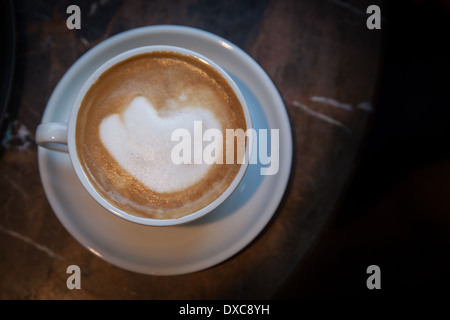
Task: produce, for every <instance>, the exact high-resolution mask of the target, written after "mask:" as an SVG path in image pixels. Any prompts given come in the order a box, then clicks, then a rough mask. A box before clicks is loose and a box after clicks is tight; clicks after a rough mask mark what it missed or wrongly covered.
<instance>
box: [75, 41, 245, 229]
mask: <svg viewBox="0 0 450 320" xmlns="http://www.w3.org/2000/svg"><path fill="white" fill-rule="evenodd" d="M158 51H169V52H175V53H180V54H185V55H189V56H192V57H195V58H197V59H199V60H201V61H203V62H204V63H206V64H208V65H210V66H211V67H213V68H214V69H215V70H217V71H218V72H219V73H220V74H221V75H222V76H223V77H224V78H225V79H226V80H227V83H228V84H229V85H230V86H231V88H232V89H233V92H234V93H235V94H236V96H237V98H238V100H239V102H240V103H241V106H242V110H243V113H244V117H245V123H246V126H247V130H248V129H250V128H252V120H251V116H250V111H249V108H248V106H247V103H246V101H245V98H244V96H243V95H242V92H241V91H240V89H239V87H238V86H237V84H236V83H235V82H234V81H233V79H232V78H231V77H230V76H229V74H228V73H227V72H226V71H225V70H224V69H222V68H221V67H220V66H219V65H218V64H217V63H215V62H214V61H212V60H211V59H209V58H207V57H205V56H203V55H202V54H200V53H198V52H195V51H192V50H189V49H185V48H181V47H177V46H169V45H151V46H144V47H138V48H134V49H131V50H128V51H125V52H123V53H120V54H118V55H116V56H115V57H113V58H111V59H109V60H108V61H107V62H105V63H104V64H103V65H101V66H100V67H99V68H98V69H97V70H95V71H94V73H93V74H92V75H91V76H90V77H89V78H88V80H86V82H85V83H84V85H83V86H82V88H81V90H80V91H79V93H78V95H77V97H76V99H75V101H74V103H73V105H72V110H71V113H70V117H69V122H68V129H67V146H68V151H69V156H70V160H71V162H72V166H73V168H74V170H75V172H76V174H77V176H78V179H79V180H80V182H81V183H82V185H83V187H84V188H85V189H86V191H87V192H88V193H89V194H90V195H91V196H92V197H93V198H94V199H95V200H96V201H97V202H98V203H99V204H100V205H101V206H102V207H104V208H105V209H106V210H108V211H109V212H111V213H113V214H115V215H116V216H118V217H120V218H122V219H125V220H127V221H130V222H134V223H138V224H142V225H147V226H175V225H180V224H184V223H187V222H190V221H193V220H197V219H199V218H200V217H203V216H205V215H207V214H208V213H210V212H211V211H213V210H214V209H216V208H217V207H219V206H220V205H221V204H222V203H223V202H225V201H226V200H227V199H228V198H229V197H230V196H231V194H232V193H233V192H234V191H235V190H236V188H237V186H238V185H239V183H240V182H241V180H242V178H243V177H244V175H245V172H246V170H247V167H248V162H249V161H248V159H250V157H251V151H252V150H251V148H250V146H249V143H247V144H246V153H245V154H246V155H247V158H246V161H244V163H242V164H241V167H240V168H239V171H238V173H237V174H236V176H235V178H234V179H233V181H232V182H231V183H230V185H229V186H228V187H227V189H226V190H225V191H224V192H223V193H222V194H221V195H220V196H219V197H217V198H216V199H215V200H214V201H212V202H211V203H209V204H208V205H206V206H205V207H203V208H201V209H199V210H197V211H195V212H193V213H190V214H187V215H185V216H182V217H179V218H171V219H155V218H150V217H148V218H147V217H143V216H137V215H133V214H130V213H127V212H126V211H124V210H121V209H119V208H117V207H116V206H114V205H113V204H112V203H110V202H109V201H108V200H107V199H105V198H104V197H103V196H102V195H100V193H99V192H98V191H97V190H96V189H95V187H94V186H93V184H92V183H91V181H90V179H89V178H88V176H87V174H86V173H85V171H84V169H83V167H82V165H81V163H80V161H79V158H78V153H77V148H76V141H75V140H76V134H75V131H76V121H77V116H78V111H79V109H80V106H81V103H82V101H83V99H84V96H85V94H86V93H87V92H88V90H89V89H90V88H91V86H92V85H93V84H94V83H95V82H96V81H97V80H98V78H99V77H100V76H101V75H102V74H103V73H104V72H105V71H107V70H108V69H110V68H111V67H112V66H114V65H116V64H118V63H120V62H122V61H124V60H127V59H129V58H131V57H133V56H136V55H139V54H144V53H151V52H158Z"/></svg>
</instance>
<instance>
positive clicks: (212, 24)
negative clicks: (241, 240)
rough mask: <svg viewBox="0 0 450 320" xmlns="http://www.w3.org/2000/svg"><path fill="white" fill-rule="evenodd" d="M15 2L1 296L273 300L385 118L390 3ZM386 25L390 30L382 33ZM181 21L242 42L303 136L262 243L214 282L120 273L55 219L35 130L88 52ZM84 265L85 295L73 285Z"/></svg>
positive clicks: (2, 178)
mask: <svg viewBox="0 0 450 320" xmlns="http://www.w3.org/2000/svg"><path fill="white" fill-rule="evenodd" d="M73 4H78V5H79V7H80V9H81V18H82V20H81V30H69V29H68V28H67V26H66V19H67V18H68V16H69V15H68V14H67V13H66V8H67V6H68V2H67V1H62V0H59V1H58V0H54V1H25V0H18V1H15V2H14V5H15V12H16V27H17V48H16V51H17V54H16V65H15V75H14V81H13V86H12V92H11V96H10V102H9V106H8V110H7V114H6V118H5V123H4V126H3V128H4V130H3V131H4V132H3V136H2V152H1V157H0V189H1V193H0V257H1V258H0V299H178V298H180V299H202V298H209V299H216V298H271V297H273V296H274V295H275V294H276V292H277V290H279V288H281V287H282V286H283V285H284V284H285V281H286V279H288V278H289V275H290V274H291V272H292V271H293V270H294V269H295V267H296V266H297V265H298V263H299V262H300V261H301V260H302V258H304V256H305V254H306V252H307V251H308V249H309V248H310V247H311V245H312V244H313V243H314V241H315V240H316V239H317V238H318V237H320V234H321V231H322V230H323V227H324V226H325V225H326V224H327V222H328V221H329V219H330V217H331V216H332V215H333V212H334V210H335V208H336V204H337V203H338V202H339V200H340V198H341V196H342V195H343V193H344V191H345V188H346V186H347V184H348V181H349V178H350V177H351V175H352V172H353V170H354V166H355V163H356V160H357V157H358V154H359V150H360V146H361V145H362V142H363V139H364V136H365V132H366V130H367V128H368V123H369V119H370V117H371V115H372V114H373V111H374V110H373V109H374V107H373V106H374V105H375V104H376V97H377V91H376V89H377V84H378V79H379V76H380V64H381V51H382V50H381V49H382V46H381V40H382V31H380V30H369V29H368V28H367V27H366V20H367V18H368V16H369V15H368V14H366V9H367V7H368V6H369V5H371V4H379V2H378V1H356V0H355V1H354V0H345V1H340V0H339V1H338V0H330V1H307V0H305V1H294V0H293V1H223V2H210V1H202V0H190V1H182V2H178V1H176V2H175V1H153V2H147V1H115V0H110V1H103V0H100V1H73ZM383 23H384V22H383ZM157 24H178V25H186V26H192V27H196V28H200V29H204V30H207V31H210V32H213V33H215V34H217V35H220V36H222V37H224V38H226V39H228V40H229V41H231V42H233V43H235V44H236V45H238V46H239V47H241V48H242V49H243V50H244V51H246V52H247V53H248V54H249V55H250V56H251V57H253V58H254V59H255V60H256V61H257V62H258V63H259V64H260V65H261V66H262V68H263V69H264V70H265V71H266V72H267V74H268V75H269V76H270V77H271V79H272V80H273V82H274V84H275V85H276V87H277V88H278V90H279V91H280V94H281V96H282V97H283V99H284V102H285V105H286V108H287V111H288V114H289V117H290V121H291V125H292V134H293V138H294V159H293V166H292V171H291V178H290V181H289V184H288V188H287V190H286V194H285V196H284V198H283V200H282V202H281V204H280V206H279V208H278V210H277V212H276V213H275V214H274V216H273V218H272V220H271V221H270V223H269V224H268V226H267V227H266V228H265V229H264V230H263V232H262V233H261V234H260V235H259V236H258V237H257V238H256V239H255V240H254V241H253V242H252V243H251V244H250V245H248V246H247V247H246V248H245V249H244V250H242V251H241V252H239V253H238V254H236V255H235V256H234V257H232V258H231V259H228V260H227V261H225V262H223V263H221V264H219V265H217V266H214V267H212V268H209V269H207V270H204V271H200V272H196V273H192V274H187V275H180V276H167V277H157V276H149V275H142V274H136V273H133V272H129V271H126V270H122V269H120V268H118V267H115V266H113V265H111V264H109V263H107V262H105V261H103V260H101V259H99V258H98V257H96V256H94V255H93V254H91V253H90V252H89V251H88V250H87V249H85V248H84V247H83V246H81V245H80V244H79V243H78V242H77V241H76V240H75V239H74V238H73V237H72V236H71V235H70V234H69V233H68V232H67V231H66V230H65V229H64V227H63V226H62V224H61V223H60V222H59V220H58V219H57V218H56V216H55V215H54V213H53V212H52V209H51V208H50V205H49V203H48V201H47V199H46V197H45V194H44V190H43V188H42V185H41V180H40V177H39V170H38V164H37V147H36V145H35V143H34V132H35V130H36V127H37V125H38V124H39V123H40V120H41V117H42V113H43V111H44V109H45V106H46V103H47V100H48V99H49V97H50V95H51V93H52V91H53V89H54V88H55V86H56V84H57V83H58V81H59V79H60V78H61V77H62V75H63V74H64V73H65V72H66V71H67V69H68V68H69V67H70V66H71V65H72V64H73V63H74V62H75V61H76V60H77V58H78V57H80V56H81V55H82V54H83V53H85V52H86V51H87V50H89V49H90V48H92V47H93V46H95V45H96V44H98V43H99V42H101V41H103V40H105V39H107V38H108V37H110V36H112V35H114V34H117V33H119V32H121V31H125V30H129V29H132V28H135V27H140V26H148V25H157ZM72 264H76V265H78V266H80V269H81V277H82V288H81V290H69V289H68V288H67V286H66V279H67V277H68V274H67V273H66V269H67V267H68V266H69V265H72Z"/></svg>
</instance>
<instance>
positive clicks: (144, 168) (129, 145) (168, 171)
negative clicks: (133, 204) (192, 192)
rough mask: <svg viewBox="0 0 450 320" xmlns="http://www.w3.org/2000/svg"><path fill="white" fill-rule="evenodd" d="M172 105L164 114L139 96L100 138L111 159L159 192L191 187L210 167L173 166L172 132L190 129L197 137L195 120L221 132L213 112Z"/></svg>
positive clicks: (105, 121) (103, 124)
mask: <svg viewBox="0 0 450 320" xmlns="http://www.w3.org/2000/svg"><path fill="white" fill-rule="evenodd" d="M170 103H171V104H172V105H170V106H169V109H170V111H169V112H164V114H163V115H162V114H160V113H158V111H157V110H156V109H155V108H154V106H153V105H152V104H151V102H150V101H148V100H147V99H146V98H145V97H136V98H134V99H133V100H132V102H131V103H130V105H129V106H128V107H126V108H125V109H124V111H123V112H122V113H116V114H113V115H110V116H108V117H107V118H105V119H103V121H102V122H101V124H100V139H101V141H102V143H103V145H104V146H105V148H106V149H107V150H108V152H109V153H110V154H111V156H112V157H113V158H114V159H115V160H116V161H117V163H118V164H119V165H120V166H121V167H122V168H123V169H124V170H126V171H127V172H128V173H129V174H130V175H131V176H133V177H134V178H136V179H137V180H139V181H140V182H141V183H142V184H144V185H145V186H146V187H147V188H149V189H151V190H153V191H155V192H158V193H168V192H175V191H180V190H182V189H184V188H187V187H189V186H192V185H194V184H195V183H197V182H199V181H200V180H201V179H202V177H203V176H204V175H205V174H206V173H207V172H208V170H209V169H210V167H211V165H208V164H205V163H202V164H195V165H194V164H179V165H176V164H174V163H173V162H172V161H171V151H172V148H173V145H174V142H171V139H170V138H171V134H172V132H173V131H174V130H176V129H179V128H183V129H187V130H188V131H189V132H190V133H191V137H192V138H194V134H193V132H194V121H202V124H203V130H207V129H210V128H217V129H220V130H221V129H222V126H221V124H220V122H219V121H218V120H217V119H216V117H215V116H214V114H213V113H212V112H211V111H210V110H208V109H205V108H202V107H198V106H192V107H184V108H176V106H174V105H173V103H174V102H173V101H171V102H170ZM217 143H219V142H217ZM194 144H195V142H194V141H193V145H194ZM208 144H211V142H208Z"/></svg>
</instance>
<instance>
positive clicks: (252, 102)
mask: <svg viewBox="0 0 450 320" xmlns="http://www.w3.org/2000/svg"><path fill="white" fill-rule="evenodd" d="M228 74H229V75H230V76H231V78H232V79H233V80H234V82H235V83H236V84H237V85H238V87H239V89H240V90H241V92H242V95H243V96H244V98H245V101H246V102H247V105H248V108H249V110H250V115H251V118H252V122H253V128H254V129H255V130H256V131H257V132H258V130H259V129H268V130H270V127H269V123H268V121H267V118H266V115H265V113H264V110H263V108H262V107H261V104H260V103H259V101H258V99H257V97H256V96H255V95H254V94H253V92H252V91H251V90H250V88H249V87H248V86H247V85H246V84H245V83H244V82H242V81H241V80H240V79H239V78H238V77H236V76H235V75H233V74H232V73H230V72H228ZM255 142H257V141H255ZM257 145H258V143H254V144H253V150H252V152H254V153H257V151H258V150H257ZM257 159H258V161H257V162H256V163H249V165H248V168H247V171H246V172H245V175H244V177H243V178H242V180H241V182H240V183H239V185H238V186H237V188H236V190H235V191H234V192H233V193H232V194H231V196H230V197H229V198H228V199H227V200H226V201H225V202H224V203H222V204H221V205H220V206H219V207H217V208H216V209H215V210H214V211H212V212H210V213H209V214H207V215H206V216H204V217H202V218H200V219H198V220H196V221H193V222H191V223H188V224H185V225H182V226H183V227H187V226H200V225H206V224H209V223H215V222H217V221H219V220H222V219H224V218H226V217H228V216H230V215H232V214H234V213H235V212H237V211H238V210H239V209H240V208H241V207H243V206H244V205H245V204H246V203H247V202H248V201H250V199H251V198H252V196H253V195H254V194H255V193H256V191H257V190H258V188H259V187H260V186H261V184H262V182H263V180H264V176H263V175H261V173H260V172H261V168H263V167H265V166H263V165H262V164H261V163H260V162H259V157H257Z"/></svg>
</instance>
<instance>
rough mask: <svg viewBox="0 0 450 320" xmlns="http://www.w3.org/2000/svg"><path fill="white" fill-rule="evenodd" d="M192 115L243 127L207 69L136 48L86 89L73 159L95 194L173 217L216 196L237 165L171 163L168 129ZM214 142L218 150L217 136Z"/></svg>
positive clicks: (222, 84) (211, 124)
mask: <svg viewBox="0 0 450 320" xmlns="http://www.w3.org/2000/svg"><path fill="white" fill-rule="evenodd" d="M194 121H201V122H202V125H203V128H204V129H205V130H206V129H209V128H215V129H220V130H221V131H222V133H223V136H224V137H225V130H227V129H234V130H236V129H243V130H244V131H245V130H246V122H245V117H244V112H243V110H242V106H241V104H240V101H239V99H238V98H237V96H236V94H235V93H234V91H233V89H232V88H231V87H230V85H229V84H228V82H227V81H226V79H225V78H224V77H223V76H222V75H221V74H220V73H219V72H218V71H217V70H215V69H214V68H213V67H211V66H210V65H208V64H207V63H205V62H203V61H201V60H199V59H197V58H195V57H192V56H188V55H184V54H180V53H175V52H169V51H167V52H166V51H159V52H152V53H144V54H140V55H137V56H134V57H131V58H129V59H127V60H125V61H122V62H120V63H118V64H116V65H114V66H112V67H111V68H110V69H108V70H107V71H105V72H104V73H103V74H102V75H101V76H100V77H99V78H98V79H97V81H96V82H95V83H94V84H93V85H92V86H91V87H90V89H89V91H88V92H87V93H86V95H85V97H84V99H83V101H82V103H81V106H80V109H79V111H78V117H77V124H76V148H77V154H78V158H79V160H80V163H81V165H82V167H83V169H84V171H85V173H86V175H87V176H88V178H89V180H90V181H91V183H92V185H93V186H94V187H95V189H96V190H97V192H99V193H100V194H101V196H102V197H104V198H105V199H106V200H108V201H109V202H110V203H112V204H113V205H114V206H116V207H117V208H119V209H121V210H123V211H126V212H127V213H130V214H133V215H136V216H141V217H147V218H155V219H175V218H180V217H182V216H185V215H187V214H190V213H193V212H195V211H197V210H199V209H201V208H203V207H205V206H207V205H208V204H210V203H211V202H213V201H214V200H215V199H217V198H218V197H219V196H220V195H221V194H222V193H223V192H224V191H225V190H226V189H227V188H228V186H229V185H230V183H231V182H232V181H233V180H234V178H235V176H236V174H237V173H238V171H239V169H240V167H241V165H240V164H239V163H238V161H236V162H235V163H234V164H216V163H214V164H211V165H209V164H204V163H203V164H174V163H173V161H172V160H171V157H170V155H171V151H172V149H173V147H174V145H176V144H177V142H174V141H171V132H173V130H175V129H178V128H186V129H187V130H189V131H190V132H192V131H193V127H194ZM216 142H217V143H219V145H220V146H223V149H222V152H223V154H225V152H226V150H225V148H226V143H225V141H220V142H219V141H216ZM194 143H195V142H193V144H194ZM201 143H202V146H205V142H201ZM211 143H215V142H214V141H213V142H207V143H206V144H211ZM235 148H237V146H235ZM217 156H218V157H221V156H222V154H218V155H217Z"/></svg>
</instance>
